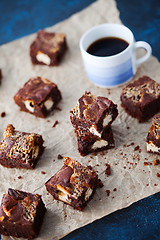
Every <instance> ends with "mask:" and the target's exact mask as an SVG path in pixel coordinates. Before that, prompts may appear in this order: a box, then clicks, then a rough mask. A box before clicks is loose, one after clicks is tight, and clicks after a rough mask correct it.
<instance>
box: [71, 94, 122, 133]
mask: <svg viewBox="0 0 160 240" xmlns="http://www.w3.org/2000/svg"><path fill="white" fill-rule="evenodd" d="M117 115H118V110H117V105H116V104H114V103H113V102H112V101H111V100H109V99H108V98H105V97H99V96H98V97H97V96H94V95H92V94H91V93H90V92H85V94H84V95H83V96H82V97H81V98H80V99H79V100H78V102H77V105H76V106H75V107H74V108H73V109H72V110H71V116H70V119H71V122H72V124H73V126H74V127H75V128H77V127H81V128H84V129H88V130H89V131H90V132H91V133H92V134H94V135H97V136H98V137H101V136H102V134H103V130H104V129H105V127H107V126H108V125H110V124H111V123H112V122H113V121H114V120H115V118H116V117H117Z"/></svg>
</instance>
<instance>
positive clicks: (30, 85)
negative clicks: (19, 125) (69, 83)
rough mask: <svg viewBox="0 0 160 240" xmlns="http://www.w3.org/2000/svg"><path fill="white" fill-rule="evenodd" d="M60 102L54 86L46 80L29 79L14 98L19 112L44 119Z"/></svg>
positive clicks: (58, 93)
mask: <svg viewBox="0 0 160 240" xmlns="http://www.w3.org/2000/svg"><path fill="white" fill-rule="evenodd" d="M60 100H61V93H60V91H59V89H58V87H57V85H56V84H54V83H52V82H51V81H49V80H48V79H46V78H41V77H36V78H31V79H29V81H28V82H26V83H25V85H24V87H23V88H21V89H20V90H19V91H18V92H17V93H16V94H15V96H14V101H15V103H16V104H17V105H18V106H19V107H20V110H21V111H25V112H29V113H31V114H33V115H35V116H37V117H42V118H45V117H46V116H47V115H48V114H49V113H50V112H51V111H52V110H53V109H54V108H55V106H56V105H57V104H58V102H59V101H60Z"/></svg>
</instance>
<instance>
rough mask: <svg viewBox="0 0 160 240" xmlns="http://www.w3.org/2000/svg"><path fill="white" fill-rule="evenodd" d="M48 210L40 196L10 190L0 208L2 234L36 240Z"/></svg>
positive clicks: (0, 230)
mask: <svg viewBox="0 0 160 240" xmlns="http://www.w3.org/2000/svg"><path fill="white" fill-rule="evenodd" d="M45 211H46V208H45V205H44V203H43V201H42V199H41V196H40V195H38V194H31V193H26V192H22V191H19V190H14V189H11V188H9V189H8V192H6V193H5V194H4V195H3V198H2V202H1V206H0V234H3V235H6V236H13V237H18V238H20V237H23V238H28V239H32V238H35V237H36V236H37V235H38V233H39V231H40V228H41V225H42V222H43V218H44V214H45Z"/></svg>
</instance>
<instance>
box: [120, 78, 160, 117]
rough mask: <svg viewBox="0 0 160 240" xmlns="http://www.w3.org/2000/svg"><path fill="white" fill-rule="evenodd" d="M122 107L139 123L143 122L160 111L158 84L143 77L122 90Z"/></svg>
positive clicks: (159, 89) (159, 85)
mask: <svg viewBox="0 0 160 240" xmlns="http://www.w3.org/2000/svg"><path fill="white" fill-rule="evenodd" d="M121 102H122V107H124V109H125V111H126V112H127V113H128V114H130V115H131V116H132V117H135V118H137V119H138V120H139V122H145V121H147V120H148V119H149V118H151V117H153V116H154V115H155V114H156V113H157V112H159V110H160V84H158V83H157V82H155V81H154V80H152V79H151V78H149V77H147V76H143V77H141V78H139V79H138V80H136V81H134V82H133V83H130V84H128V85H127V86H126V87H124V88H123V91H122V94H121Z"/></svg>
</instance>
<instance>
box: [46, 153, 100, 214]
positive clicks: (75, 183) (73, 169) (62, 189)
mask: <svg viewBox="0 0 160 240" xmlns="http://www.w3.org/2000/svg"><path fill="white" fill-rule="evenodd" d="M45 186H46V189H47V191H48V192H49V193H50V194H51V195H52V196H53V197H54V198H55V199H56V200H60V201H63V202H65V203H67V204H69V205H70V206H72V207H73V208H75V209H78V210H82V209H83V208H84V206H85V205H86V203H87V201H88V200H89V199H90V198H91V196H92V194H93V192H94V191H95V189H96V188H97V187H98V186H99V180H98V175H97V174H96V172H95V171H94V170H92V168H91V167H90V166H87V167H84V166H82V165H81V164H80V163H79V162H77V161H75V160H73V159H71V158H69V157H66V158H65V161H64V166H63V167H62V168H61V169H60V170H59V171H58V172H57V173H56V174H55V175H54V176H53V177H51V178H50V179H49V180H48V181H47V182H46V184H45Z"/></svg>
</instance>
